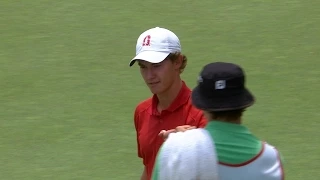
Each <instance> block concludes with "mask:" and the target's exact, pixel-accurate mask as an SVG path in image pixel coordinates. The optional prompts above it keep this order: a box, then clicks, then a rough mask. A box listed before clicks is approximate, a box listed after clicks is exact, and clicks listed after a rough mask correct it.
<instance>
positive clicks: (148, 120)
mask: <svg viewBox="0 0 320 180" xmlns="http://www.w3.org/2000/svg"><path fill="white" fill-rule="evenodd" d="M135 62H137V63H138V65H139V66H140V72H141V75H142V77H143V79H144V81H145V83H146V84H147V86H148V87H149V89H150V91H151V93H152V94H153V96H152V97H151V98H149V99H146V100H144V101H142V102H140V103H139V104H138V105H137V107H136V109H135V113H134V124H135V128H136V132H137V144H138V156H139V157H140V158H142V159H143V164H144V170H143V173H142V176H141V180H150V179H151V174H152V170H153V166H154V162H155V158H156V155H157V153H158V150H159V148H160V146H161V145H162V143H163V141H164V139H163V138H162V137H161V136H159V133H160V132H162V130H169V131H170V130H173V129H176V128H177V127H178V128H186V129H188V128H189V127H190V128H197V127H204V126H205V125H206V123H207V120H206V119H205V117H204V115H203V113H202V112H201V111H200V110H199V109H196V108H195V107H194V106H193V105H192V103H191V99H190V97H191V90H190V89H189V88H188V87H187V85H186V84H185V82H184V81H183V80H182V79H181V77H180V74H181V73H182V72H183V70H184V68H185V67H186V64H187V57H186V56H185V55H183V54H182V53H181V45H180V40H179V38H178V37H177V36H176V35H175V34H174V33H173V32H172V31H170V30H168V29H165V28H159V27H156V28H152V29H149V30H147V31H145V32H143V33H142V34H141V35H140V36H139V38H138V40H137V44H136V56H135V57H134V58H133V59H132V60H131V62H130V66H132V65H133V64H134V63H135ZM184 125H189V126H184ZM160 134H161V133H160Z"/></svg>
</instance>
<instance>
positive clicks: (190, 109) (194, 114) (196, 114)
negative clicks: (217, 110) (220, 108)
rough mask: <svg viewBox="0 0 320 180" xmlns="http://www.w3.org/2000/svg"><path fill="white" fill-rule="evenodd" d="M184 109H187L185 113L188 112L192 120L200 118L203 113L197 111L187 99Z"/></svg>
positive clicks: (199, 110)
mask: <svg viewBox="0 0 320 180" xmlns="http://www.w3.org/2000/svg"><path fill="white" fill-rule="evenodd" d="M185 108H186V109H187V111H188V112H189V114H190V115H191V116H192V117H194V118H196V119H197V118H201V116H202V115H203V112H202V110H201V109H198V108H197V107H195V106H194V105H193V104H192V100H191V98H189V99H188V102H187V104H186V106H185Z"/></svg>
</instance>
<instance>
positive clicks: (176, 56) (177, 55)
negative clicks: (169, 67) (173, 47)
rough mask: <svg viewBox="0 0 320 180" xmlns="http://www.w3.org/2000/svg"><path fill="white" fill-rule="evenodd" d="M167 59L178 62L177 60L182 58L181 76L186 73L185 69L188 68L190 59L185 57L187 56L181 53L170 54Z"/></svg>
mask: <svg viewBox="0 0 320 180" xmlns="http://www.w3.org/2000/svg"><path fill="white" fill-rule="evenodd" d="M167 58H168V59H170V60H171V61H176V60H178V59H179V58H182V64H181V66H180V74H181V73H182V72H183V71H184V69H185V68H186V66H187V61H188V58H187V56H185V55H184V54H182V53H181V52H175V53H170V54H169V55H168V56H167Z"/></svg>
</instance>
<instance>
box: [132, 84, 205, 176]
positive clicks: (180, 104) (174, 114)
mask: <svg viewBox="0 0 320 180" xmlns="http://www.w3.org/2000/svg"><path fill="white" fill-rule="evenodd" d="M157 103H158V99H157V97H156V95H154V96H153V97H152V98H149V99H147V100H145V101H143V102H141V103H140V104H139V105H138V106H137V107H136V109H135V114H134V124H135V128H136V132H137V143H138V156H139V157H140V158H142V159H143V164H144V165H145V167H146V170H147V176H148V180H149V179H150V178H151V174H152V169H153V165H154V162H155V158H156V155H157V153H158V150H159V148H160V146H161V145H162V143H163V139H162V138H161V137H159V136H158V134H159V133H160V131H161V130H169V129H174V128H176V127H177V126H182V125H191V126H196V127H204V126H205V125H206V123H207V120H206V119H205V117H204V115H203V113H202V111H201V110H199V109H197V108H195V107H194V106H193V105H192V103H191V90H190V89H189V88H188V87H187V86H186V84H185V82H183V85H182V88H181V90H180V92H179V94H178V96H177V97H176V99H175V100H174V101H173V103H172V104H171V105H170V106H169V108H167V109H166V110H162V112H161V113H159V112H158V110H157Z"/></svg>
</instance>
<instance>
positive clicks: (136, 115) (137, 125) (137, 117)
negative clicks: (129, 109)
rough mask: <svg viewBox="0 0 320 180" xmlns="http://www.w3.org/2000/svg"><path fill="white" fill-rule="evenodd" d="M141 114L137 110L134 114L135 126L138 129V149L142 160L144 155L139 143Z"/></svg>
mask: <svg viewBox="0 0 320 180" xmlns="http://www.w3.org/2000/svg"><path fill="white" fill-rule="evenodd" d="M139 122H140V121H139V112H138V110H137V108H136V110H135V112H134V126H135V129H136V139H137V148H138V157H140V158H142V154H141V152H140V143H139V131H140V126H139V125H140V124H139Z"/></svg>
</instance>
